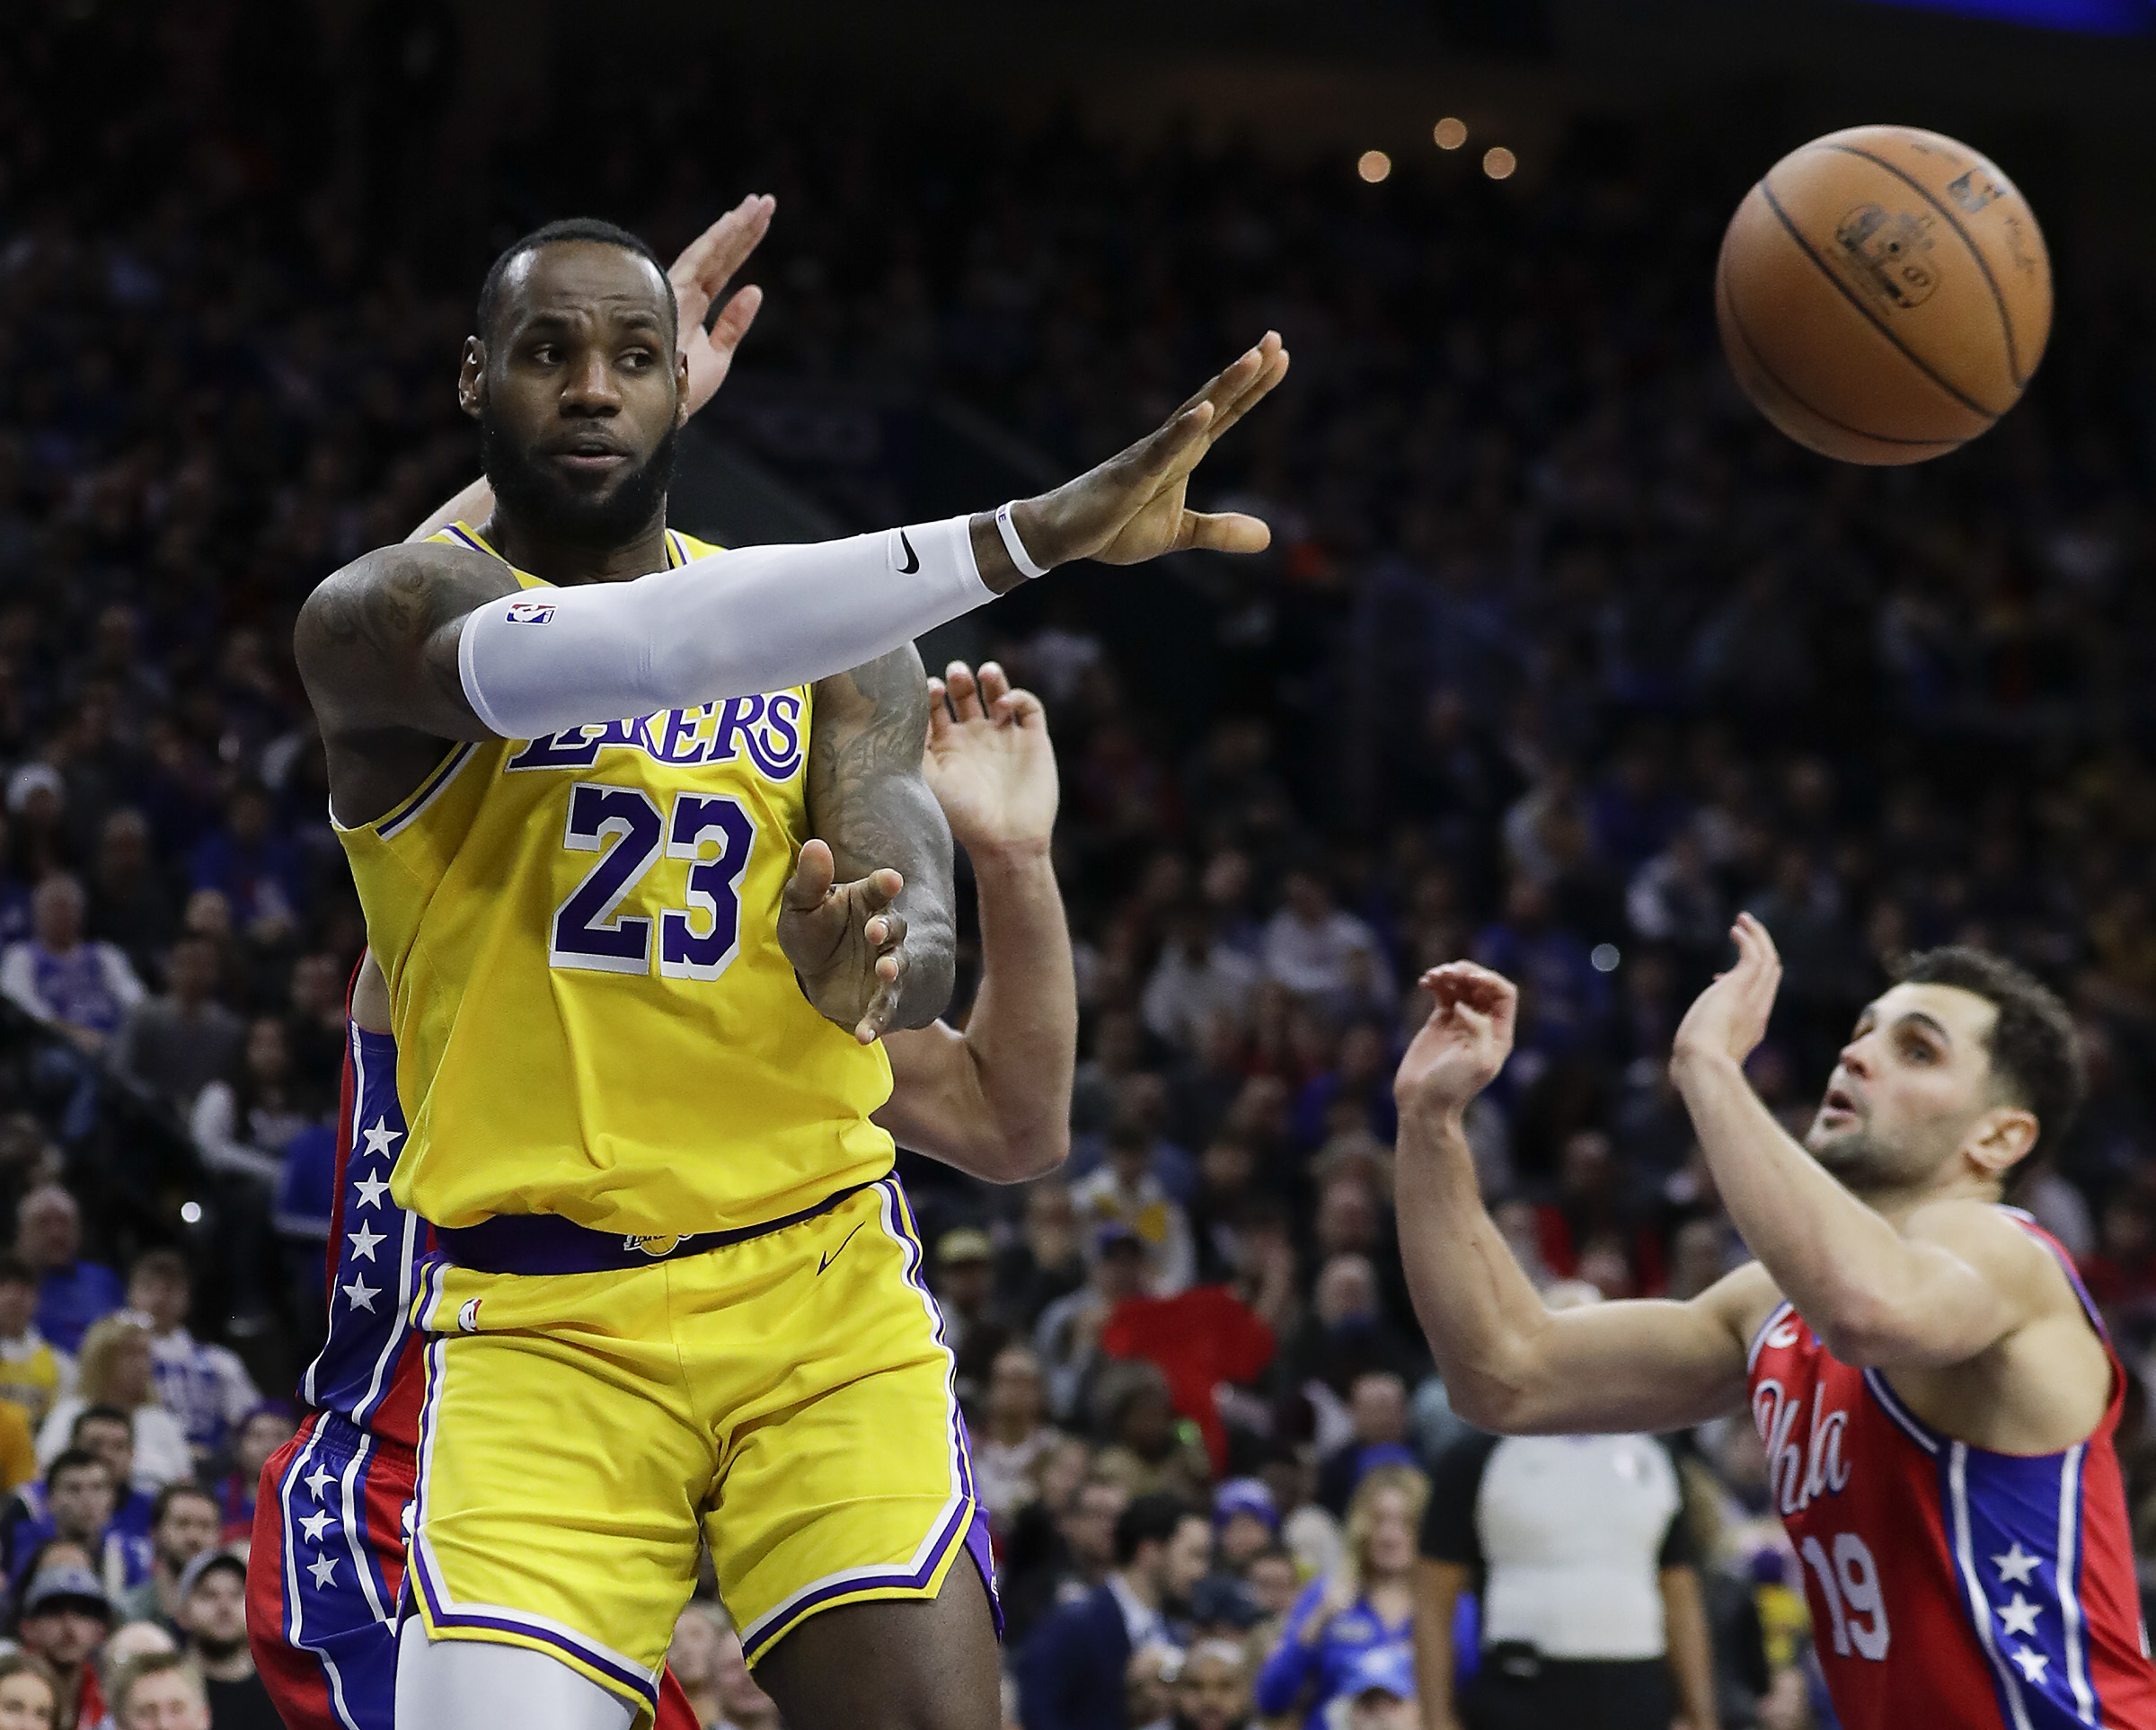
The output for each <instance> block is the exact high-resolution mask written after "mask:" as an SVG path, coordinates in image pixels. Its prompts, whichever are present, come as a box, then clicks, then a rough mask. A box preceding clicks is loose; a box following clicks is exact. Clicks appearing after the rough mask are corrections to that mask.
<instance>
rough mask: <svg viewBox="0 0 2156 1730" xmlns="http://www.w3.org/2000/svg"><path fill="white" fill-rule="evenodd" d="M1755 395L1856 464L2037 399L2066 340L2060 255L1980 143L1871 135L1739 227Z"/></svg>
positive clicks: (1717, 297)
mask: <svg viewBox="0 0 2156 1730" xmlns="http://www.w3.org/2000/svg"><path fill="white" fill-rule="evenodd" d="M1714 305H1715V313H1716V316H1717V317H1718V318H1719V321H1720V322H1721V327H1722V347H1723V349H1725V350H1726V351H1727V354H1728V356H1729V365H1730V366H1731V367H1732V368H1733V369H1734V370H1735V371H1736V378H1737V383H1739V384H1742V385H1743V386H1744V387H1745V395H1747V396H1749V397H1750V398H1751V399H1752V401H1753V402H1754V403H1756V404H1757V405H1758V407H1759V410H1760V412H1761V413H1763V414H1764V415H1765V416H1766V417H1767V419H1770V420H1772V422H1773V423H1774V424H1775V425H1776V426H1777V427H1780V428H1781V429H1782V431H1784V432H1785V433H1787V434H1789V437H1791V438H1794V439H1795V440H1796V441H1797V442H1798V444H1800V445H1807V446H1810V447H1811V448H1812V449H1813V450H1816V451H1817V452H1819V453H1820V454H1821V455H1825V456H1835V457H1840V458H1841V459H1842V461H1843V462H1845V463H1921V462H1922V461H1923V460H1924V459H1925V458H1926V457H1928V456H1938V455H1941V454H1942V453H1944V452H1947V451H1950V450H1953V449H1954V448H1955V447H1956V446H1960V445H1964V444H1966V443H1967V442H1968V441H1969V440H1970V439H1972V438H1974V437H1976V435H1977V434H1978V433H1980V432H1982V431H1984V429H1985V428H1987V427H1989V426H1990V425H1991V424H1992V423H1993V421H1995V420H1997V419H1999V417H2000V416H2001V415H2002V414H2004V413H2005V412H2006V411H2007V410H2009V409H2010V408H2012V407H2013V406H2014V404H2015V402H2018V401H2019V399H2020V395H2021V392H2022V390H2023V388H2024V387H2025V386H2027V384H2028V380H2029V376H2030V375H2031V374H2033V373H2034V372H2035V371H2036V370H2037V361H2038V360H2039V359H2040V358H2042V357H2043V353H2044V344H2045V342H2046V340H2047V339H2048V338H2049V336H2050V334H2051V260H2050V258H2049V256H2048V255H2047V254H2046V252H2045V250H2044V234H2043V231H2042V230H2040V229H2039V228H2038V227H2037V219H2036V217H2035V216H2034V215H2033V214H2032V213H2031V212H2030V210H2029V207H2028V201H2027V200H2026V199H2023V198H2022V196H2021V194H2020V193H2019V191H2017V190H2015V188H2014V184H2013V182H2012V181H2010V180H2008V179H2007V178H2006V176H2005V175H2004V174H2002V173H2001V172H1999V170H1998V169H1997V168H1995V167H1994V166H1993V164H1992V163H1990V162H1988V161H1986V160H1985V159H1984V157H1983V156H1980V155H1978V154H1976V152H1975V151H1974V150H1971V149H1970V148H1969V147H1968V146H1966V145H1962V144H1957V143H1955V141H1954V140H1953V139H1951V138H1943V137H1940V135H1939V134H1938V133H1936V132H1920V131H1918V130H1917V129H1916V128H1914V127H1906V126H1859V127H1851V128H1850V129H1849V130H1848V131H1846V132H1833V133H1829V134H1828V135H1827V136H1826V137H1824V138H1818V139H1815V140H1814V141H1813V142H1812V143H1810V144H1808V145H1806V146H1804V147H1803V148H1802V149H1801V150H1796V151H1792V152H1791V153H1790V154H1788V155H1787V156H1784V157H1783V158H1782V159H1781V160H1780V162H1778V163H1775V164H1774V166H1773V167H1772V168H1771V169H1769V170H1768V171H1767V175H1766V178H1765V179H1764V180H1763V181H1760V183H1759V184H1758V185H1757V186H1755V187H1754V188H1753V189H1752V190H1751V191H1750V192H1749V193H1748V194H1747V195H1746V196H1745V201H1744V203H1743V204H1741V205H1739V206H1738V207H1737V210H1736V216H1733V217H1732V218H1730V222H1729V232H1728V233H1727V234H1725V235H1723V237H1722V256H1721V262H1720V263H1719V265H1718V266H1717V268H1716V270H1715V278H1714Z"/></svg>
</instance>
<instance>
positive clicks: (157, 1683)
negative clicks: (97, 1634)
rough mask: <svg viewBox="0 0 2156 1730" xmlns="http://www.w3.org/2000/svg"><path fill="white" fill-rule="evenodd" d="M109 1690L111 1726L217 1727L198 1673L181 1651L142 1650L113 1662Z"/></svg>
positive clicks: (121, 1729) (138, 1729) (156, 1729)
mask: <svg viewBox="0 0 2156 1730" xmlns="http://www.w3.org/2000/svg"><path fill="white" fill-rule="evenodd" d="M114 1638H116V1639H117V1638H118V1636H117V1635H115V1636H114ZM110 1692H111V1697H112V1725H113V1730H216V1725H217V1722H218V1721H217V1720H216V1719H213V1718H212V1717H211V1716H210V1708H209V1692H208V1689H207V1688H206V1687H205V1686H204V1683H203V1681H202V1675H201V1673H200V1672H199V1671H198V1670H197V1669H196V1668H195V1665H194V1664H193V1663H192V1662H191V1661H190V1659H188V1658H186V1657H185V1656H183V1655H181V1654H180V1653H177V1652H149V1653H145V1654H143V1655H141V1656H139V1657H134V1658H129V1659H128V1660H127V1662H126V1663H124V1664H119V1665H117V1666H115V1667H114V1671H113V1674H112V1680H111V1689H110Z"/></svg>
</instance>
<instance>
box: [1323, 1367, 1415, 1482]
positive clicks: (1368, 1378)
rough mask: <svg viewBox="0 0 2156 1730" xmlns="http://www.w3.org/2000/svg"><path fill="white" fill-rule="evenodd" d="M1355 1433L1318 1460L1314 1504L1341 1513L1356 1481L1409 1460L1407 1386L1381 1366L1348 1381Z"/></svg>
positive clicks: (1411, 1452)
mask: <svg viewBox="0 0 2156 1730" xmlns="http://www.w3.org/2000/svg"><path fill="white" fill-rule="evenodd" d="M1347 1417H1348V1421H1349V1422H1350V1423H1351V1424H1352V1425H1354V1434H1352V1435H1351V1436H1350V1437H1349V1438H1348V1439H1347V1441H1346V1442H1344V1443H1341V1444H1340V1445H1339V1447H1338V1448H1336V1449H1334V1450H1333V1452H1330V1454H1328V1455H1326V1457H1325V1458H1324V1459H1323V1460H1322V1461H1320V1462H1319V1464H1318V1490H1317V1500H1318V1505H1319V1506H1320V1507H1321V1508H1323V1509H1325V1510H1326V1511H1327V1512H1328V1513H1330V1514H1337V1515H1339V1516H1340V1517H1341V1518H1343V1519H1344V1518H1345V1517H1346V1516H1347V1505H1348V1503H1349V1502H1350V1501H1352V1500H1353V1499H1354V1496H1355V1492H1356V1486H1358V1485H1359V1484H1361V1482H1362V1481H1363V1479H1364V1478H1366V1477H1368V1476H1369V1475H1370V1473H1371V1472H1372V1471H1374V1470H1376V1469H1377V1468H1378V1467H1380V1466H1387V1465H1392V1466H1412V1465H1413V1464H1414V1463H1415V1452H1414V1450H1413V1449H1412V1448H1410V1447H1409V1445H1408V1438H1409V1428H1410V1424H1409V1411H1408V1386H1407V1383H1406V1382H1405V1381H1401V1378H1400V1377H1399V1376H1397V1375H1394V1374H1392V1373H1390V1372H1389V1371H1385V1370H1365V1372H1364V1373H1362V1374H1360V1375H1358V1376H1356V1378H1355V1380H1354V1381H1352V1382H1351V1383H1349V1384H1348V1388H1347Z"/></svg>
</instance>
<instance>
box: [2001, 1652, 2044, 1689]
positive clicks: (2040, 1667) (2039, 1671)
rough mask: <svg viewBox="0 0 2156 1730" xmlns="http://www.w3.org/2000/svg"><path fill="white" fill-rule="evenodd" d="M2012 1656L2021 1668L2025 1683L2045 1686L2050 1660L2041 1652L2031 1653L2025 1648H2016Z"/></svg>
mask: <svg viewBox="0 0 2156 1730" xmlns="http://www.w3.org/2000/svg"><path fill="white" fill-rule="evenodd" d="M2010 1656H2011V1657H2012V1659H2013V1661H2014V1662H2015V1663H2016V1664H2019V1665H2020V1666H2021V1676H2022V1680H2023V1681H2029V1682H2034V1683H2036V1684H2037V1686H2039V1687H2041V1686H2042V1685H2043V1681H2044V1669H2045V1666H2046V1664H2050V1662H2051V1660H2050V1659H2049V1658H2047V1657H2046V1656H2045V1655H2043V1654H2042V1653H2041V1652H2031V1651H2030V1650H2029V1649H2028V1647H2027V1646H2016V1647H2014V1649H2013V1651H2012V1653H2011V1654H2010Z"/></svg>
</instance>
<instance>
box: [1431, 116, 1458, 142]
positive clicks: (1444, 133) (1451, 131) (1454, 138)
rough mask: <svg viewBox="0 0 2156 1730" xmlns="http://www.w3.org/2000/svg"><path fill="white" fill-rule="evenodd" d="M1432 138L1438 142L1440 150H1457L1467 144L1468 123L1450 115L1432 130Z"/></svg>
mask: <svg viewBox="0 0 2156 1730" xmlns="http://www.w3.org/2000/svg"><path fill="white" fill-rule="evenodd" d="M1430 137H1433V138H1435V139H1436V141H1437V148H1438V149H1440V150H1457V149H1459V148H1460V146H1462V145H1463V144H1465V143H1466V142H1467V122H1466V121H1465V120H1461V119H1454V117H1453V116H1452V115H1450V114H1448V115H1446V116H1445V119H1442V120H1440V121H1438V122H1437V124H1436V126H1434V127H1432V128H1430Z"/></svg>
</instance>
